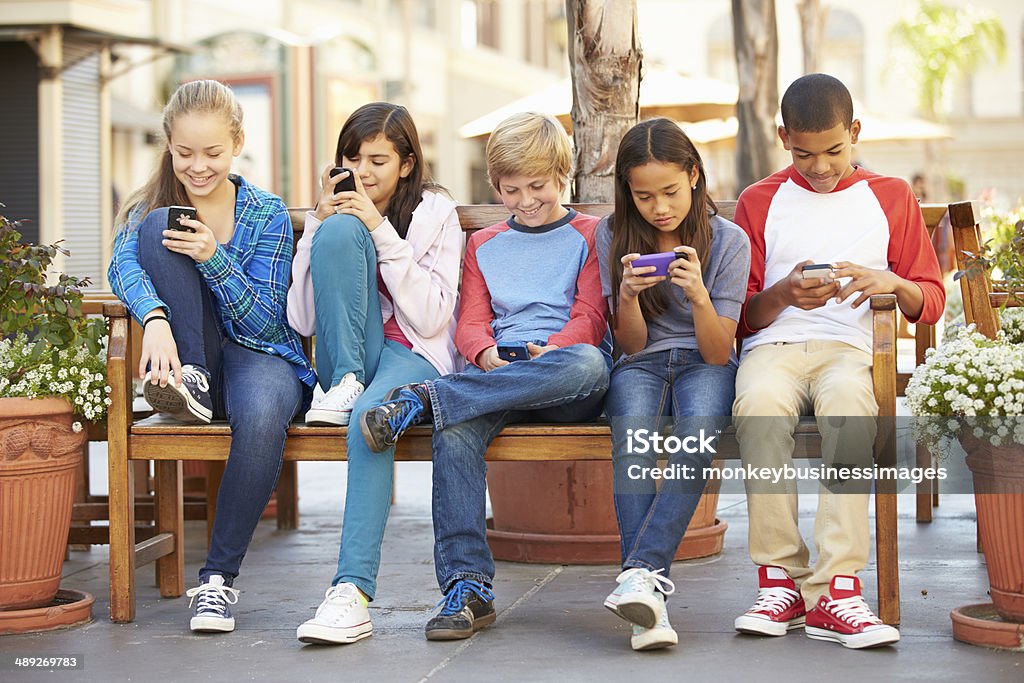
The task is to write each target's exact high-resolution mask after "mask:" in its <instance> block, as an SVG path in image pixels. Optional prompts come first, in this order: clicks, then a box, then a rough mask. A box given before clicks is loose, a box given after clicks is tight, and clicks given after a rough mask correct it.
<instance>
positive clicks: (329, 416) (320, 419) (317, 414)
mask: <svg viewBox="0 0 1024 683" xmlns="http://www.w3.org/2000/svg"><path fill="white" fill-rule="evenodd" d="M351 418H352V411H351V410H342V411H340V412H339V411H337V410H323V409H321V408H310V409H309V410H308V411H307V412H306V424H308V425H313V426H322V427H344V426H345V425H347V424H348V423H349V420H350V419H351Z"/></svg>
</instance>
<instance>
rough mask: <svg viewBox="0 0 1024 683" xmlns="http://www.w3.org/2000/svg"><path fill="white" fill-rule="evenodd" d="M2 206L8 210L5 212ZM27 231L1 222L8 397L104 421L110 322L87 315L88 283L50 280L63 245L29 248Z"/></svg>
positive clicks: (2, 382)
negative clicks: (62, 405) (63, 405)
mask: <svg viewBox="0 0 1024 683" xmlns="http://www.w3.org/2000/svg"><path fill="white" fill-rule="evenodd" d="M0 206H2V205H0ZM18 227H19V224H18V223H17V222H16V221H12V220H9V219H8V218H6V217H4V216H0V396H3V397H15V396H17V397H25V398H40V397H45V396H57V397H61V398H65V399H67V400H68V401H69V402H70V403H71V404H72V407H73V408H74V410H75V413H76V414H78V415H79V416H81V417H84V418H85V419H87V420H98V419H101V418H102V417H103V416H104V415H105V413H106V407H107V405H109V403H110V401H109V399H108V398H107V394H108V393H109V391H110V390H109V388H108V387H107V386H106V366H105V364H104V362H103V356H102V350H103V339H104V336H105V334H106V329H105V326H104V324H103V321H102V320H99V319H90V318H87V317H85V316H84V315H82V291H81V287H84V286H88V284H89V280H88V278H82V279H79V278H76V277H74V276H71V275H67V274H66V273H60V274H57V275H56V277H55V279H54V280H52V281H50V282H49V283H48V282H47V273H48V271H49V269H50V266H51V265H52V263H53V260H54V258H56V256H57V254H58V253H60V254H63V255H65V256H67V255H69V252H68V251H67V250H66V249H64V248H63V247H62V246H61V245H60V243H57V244H50V245H33V244H23V243H22V241H21V240H22V236H21V233H20V232H19V230H18Z"/></svg>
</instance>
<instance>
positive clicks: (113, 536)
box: [107, 430, 135, 623]
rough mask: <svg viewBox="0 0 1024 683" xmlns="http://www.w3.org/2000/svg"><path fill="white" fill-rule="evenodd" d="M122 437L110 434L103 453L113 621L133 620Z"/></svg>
mask: <svg viewBox="0 0 1024 683" xmlns="http://www.w3.org/2000/svg"><path fill="white" fill-rule="evenodd" d="M112 431H113V430H112ZM126 437H127V434H114V433H111V436H110V441H109V442H108V456H107V460H108V463H109V464H108V474H107V477H108V478H107V481H108V490H109V496H108V498H107V501H108V503H107V504H108V506H109V510H110V512H109V515H110V619H111V621H114V622H117V623H123V622H128V621H133V620H134V619H135V477H133V476H131V472H130V467H129V465H130V463H129V462H128V448H127V446H128V444H127V438H126Z"/></svg>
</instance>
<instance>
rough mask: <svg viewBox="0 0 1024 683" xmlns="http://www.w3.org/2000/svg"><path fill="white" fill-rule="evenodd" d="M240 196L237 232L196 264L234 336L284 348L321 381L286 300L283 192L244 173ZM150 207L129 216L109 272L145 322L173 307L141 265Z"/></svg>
mask: <svg viewBox="0 0 1024 683" xmlns="http://www.w3.org/2000/svg"><path fill="white" fill-rule="evenodd" d="M231 179H232V180H233V181H234V182H235V183H236V184H237V185H238V192H237V194H236V198H235V232H234V234H233V235H232V236H231V242H230V243H229V244H227V245H223V244H218V245H217V250H216V251H215V252H214V253H213V256H212V257H211V258H210V259H209V260H207V261H205V262H203V263H196V269H198V270H199V272H200V274H201V275H202V276H203V279H204V280H205V282H206V286H207V287H209V288H210V291H212V292H213V295H214V300H215V301H216V303H217V317H218V319H219V320H220V324H221V328H222V329H223V330H224V331H225V333H226V334H227V336H228V338H230V339H231V340H232V341H234V342H237V343H238V344H241V345H242V346H245V347H247V348H250V349H253V350H256V351H262V352H264V353H269V354H272V355H277V356H281V357H282V358H284V359H285V360H286V361H288V362H289V363H291V364H292V365H294V366H295V373H296V374H297V375H298V376H299V379H300V380H302V382H303V383H304V384H306V385H308V386H312V385H313V384H314V382H315V381H316V376H315V375H314V374H313V368H312V367H311V366H310V364H309V361H308V360H307V359H306V356H305V354H304V353H303V352H302V346H301V345H300V343H299V335H298V333H297V332H295V330H293V329H292V328H291V327H289V326H288V321H287V318H286V317H285V301H286V298H287V295H288V279H289V277H290V275H291V263H292V248H293V247H292V242H293V237H292V224H291V221H290V220H289V218H288V210H287V209H286V208H285V205H284V202H282V201H281V199H280V198H279V197H277V196H275V195H273V194H270V193H269V192H266V191H265V190H261V189H260V188H258V187H256V186H255V185H250V184H249V183H247V182H246V181H245V179H244V178H242V177H241V176H236V175H232V176H231ZM145 215H146V211H145V210H140V211H138V212H136V213H134V214H132V216H130V217H129V219H128V225H127V226H126V227H125V229H124V230H122V231H120V232H119V233H118V234H117V237H116V238H115V239H114V250H113V258H112V259H111V262H110V269H109V270H108V271H107V277H108V279H109V280H110V286H111V289H113V291H114V294H116V295H117V296H118V298H119V299H121V301H123V302H125V304H126V305H127V306H128V310H129V311H131V314H132V316H134V317H135V319H136V320H138V321H139V322H140V324H141V322H142V319H143V318H144V317H145V316H146V314H147V313H149V312H150V311H151V310H153V309H154V308H164V309H167V305H166V304H165V303H164V302H163V301H162V300H161V299H160V297H159V296H158V295H157V293H156V288H155V287H154V286H153V282H152V281H151V280H150V279H149V276H148V275H146V272H145V271H144V270H142V267H141V266H140V265H139V232H138V229H137V228H138V225H139V223H140V222H141V221H142V219H143V218H144V217H145Z"/></svg>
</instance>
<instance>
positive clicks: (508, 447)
mask: <svg viewBox="0 0 1024 683" xmlns="http://www.w3.org/2000/svg"><path fill="white" fill-rule="evenodd" d="M718 205H719V208H720V213H721V214H722V215H723V216H725V217H726V218H731V217H732V215H733V211H734V210H735V202H719V204H718ZM575 208H577V209H578V210H580V211H582V212H584V213H589V214H592V215H598V216H603V215H605V214H608V213H610V212H611V210H612V207H611V205H609V204H597V205H586V204H584V205H575ZM458 212H459V219H460V221H461V224H462V227H463V229H464V230H466V231H467V232H472V231H474V230H477V229H480V228H483V227H486V226H488V225H492V224H494V223H497V222H499V221H501V220H504V219H505V218H506V217H507V215H508V214H507V212H506V211H505V209H504V208H503V207H501V206H498V205H468V206H460V207H459V209H458ZM944 213H945V207H944V206H929V207H925V216H926V220H927V222H928V224H929V225H930V226H934V225H936V224H938V222H939V219H940V218H941V217H942V215H943V214H944ZM291 218H292V225H293V228H294V230H295V234H296V241H298V237H299V236H300V235H301V232H302V226H303V220H304V210H302V209H293V210H291ZM871 310H872V318H873V329H874V369H873V374H874V383H875V396H876V399H877V401H878V405H879V408H880V415H882V416H894V415H895V410H896V394H897V389H898V388H899V387H902V386H905V384H906V379H907V376H906V375H905V374H904V375H897V373H896V338H895V329H896V298H895V296H893V295H891V294H889V295H879V296H874V297H872V298H871ZM104 314H105V315H106V316H107V317H108V319H109V327H110V340H109V347H108V349H109V351H108V373H109V383H110V386H111V387H112V392H111V398H112V400H113V404H112V405H111V407H110V416H109V418H108V444H109V506H110V513H109V514H110V616H111V619H112V620H113V621H115V622H129V621H132V620H133V619H134V618H135V569H136V567H138V566H141V565H144V564H147V563H149V562H153V561H155V562H156V570H157V583H158V585H159V588H160V594H161V595H162V596H163V597H178V596H180V595H181V594H182V593H183V592H184V589H185V587H184V580H185V577H184V571H183V565H184V538H183V523H184V519H183V507H182V476H181V460H182V459H189V460H208V461H225V460H226V459H227V454H228V448H229V445H230V439H231V435H230V430H229V428H228V427H227V425H226V424H225V423H214V424H212V425H201V426H195V425H181V424H175V423H173V422H171V421H169V420H165V419H162V418H160V417H159V416H156V417H151V418H147V419H143V420H138V421H133V419H132V412H131V406H132V398H133V396H134V393H133V386H132V381H131V378H132V368H131V367H129V363H128V361H127V360H126V359H130V358H131V357H132V356H131V348H130V345H131V338H130V336H129V333H128V332H129V325H130V324H131V318H130V317H129V315H128V312H127V310H126V308H125V306H124V305H123V304H120V303H111V304H107V305H105V306H104ZM306 341H307V343H308V340H306ZM922 354H923V351H922ZM730 431H731V430H730ZM889 431H890V432H891V430H889ZM288 434H289V436H288V439H287V441H286V443H285V453H284V458H285V464H286V467H284V468H283V469H282V480H281V481H279V484H278V491H279V495H280V492H281V491H282V489H284V490H285V491H287V490H294V477H295V467H294V462H295V461H298V460H321V461H323V460H331V461H334V460H344V459H345V434H346V428H344V427H307V426H305V425H304V424H301V423H298V424H295V425H293V426H292V427H291V428H290V429H289V432H288ZM796 441H797V447H796V451H795V453H794V455H795V457H798V458H804V457H820V444H821V439H820V436H819V434H818V432H817V428H816V426H815V425H814V422H813V419H811V420H803V421H802V422H801V424H800V426H799V428H798V429H797V433H796ZM879 443H880V444H881V446H880V448H879V449H878V454H877V457H878V458H879V459H880V461H882V462H894V459H895V435H894V433H888V432H887V433H886V434H885V435H884V437H883V438H880V439H879ZM395 457H396V459H397V460H421V461H423V460H430V458H431V439H430V429H429V428H427V427H416V428H413V429H411V430H410V431H409V432H408V433H407V434H406V435H405V436H404V437H403V438H402V440H401V441H400V442H399V446H398V449H397V451H396V454H395ZM486 457H487V459H488V460H491V461H497V460H513V461H539V460H610V459H611V440H610V431H609V428H608V426H607V424H603V423H593V424H561V425H547V424H522V425H511V426H508V427H506V428H505V429H504V430H503V431H502V432H501V434H500V435H499V436H498V437H497V438H496V439H495V440H494V442H493V443H492V445H491V447H490V448H489V449H488V451H487V456H486ZM720 457H724V458H738V457H739V452H738V448H737V446H736V442H735V438H734V437H733V436H731V435H730V434H729V433H727V434H726V435H725V436H724V438H723V440H722V443H721V444H720ZM139 460H153V461H155V473H154V474H155V477H154V480H155V483H154V488H155V505H154V508H155V517H156V521H155V526H156V534H155V535H154V536H153V537H152V538H149V539H146V540H144V541H142V542H139V543H136V538H135V507H134V505H133V504H132V501H134V494H135V486H136V481H135V477H133V476H131V475H132V471H131V464H132V463H133V462H135V461H139ZM289 479H290V481H289ZM879 486H881V485H879ZM285 497H286V496H285ZM283 498H284V497H283ZM279 504H282V505H285V506H286V505H287V501H285V500H282V501H281V502H280V503H279ZM292 504H294V500H293V501H292ZM875 515H876V561H877V567H878V580H877V582H878V596H879V606H880V609H879V615H880V617H881V618H882V619H883V620H884V621H885V622H886V623H890V624H897V623H899V570H898V556H897V538H896V521H897V520H896V492H895V488H894V486H891V487H890V488H889V489H887V490H884V491H883V490H879V491H878V492H877V495H876V497H875Z"/></svg>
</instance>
